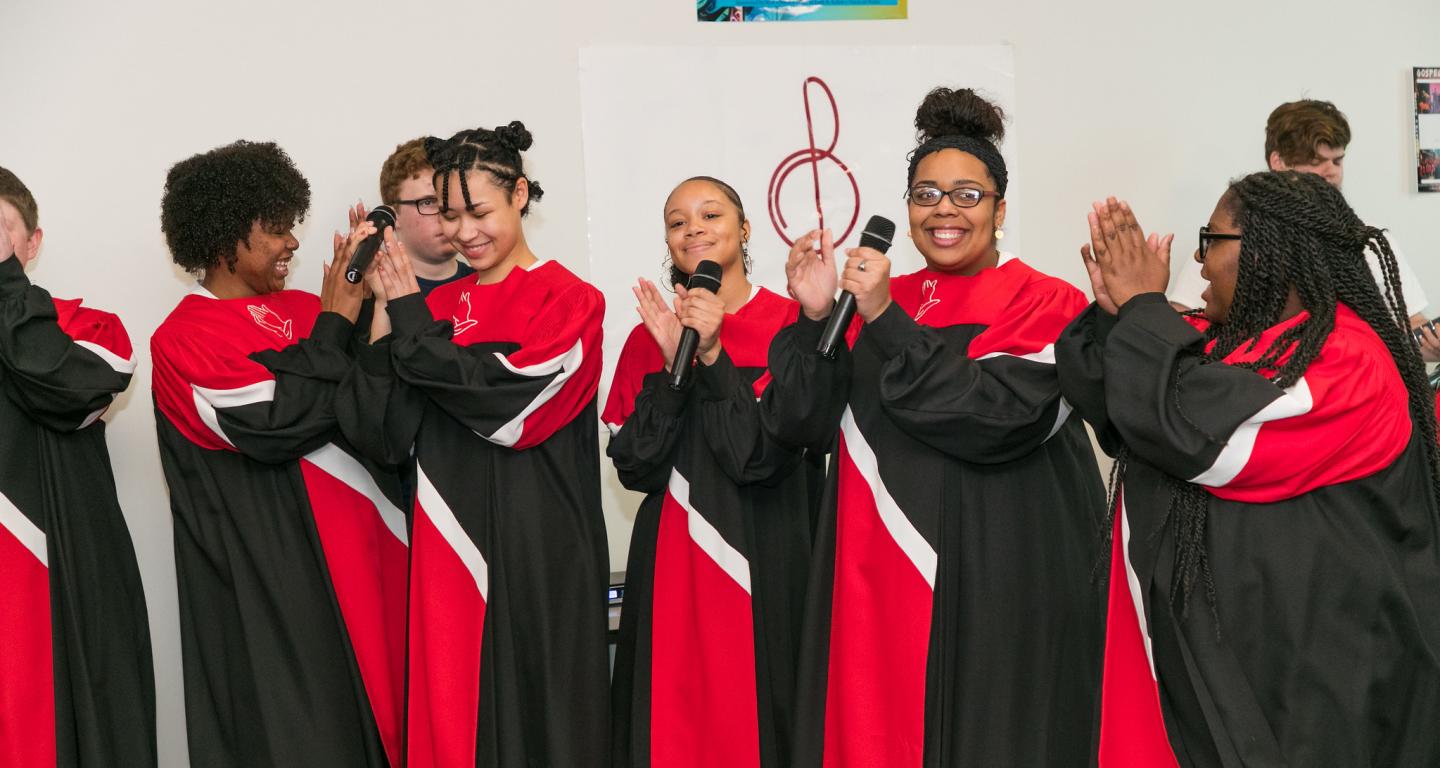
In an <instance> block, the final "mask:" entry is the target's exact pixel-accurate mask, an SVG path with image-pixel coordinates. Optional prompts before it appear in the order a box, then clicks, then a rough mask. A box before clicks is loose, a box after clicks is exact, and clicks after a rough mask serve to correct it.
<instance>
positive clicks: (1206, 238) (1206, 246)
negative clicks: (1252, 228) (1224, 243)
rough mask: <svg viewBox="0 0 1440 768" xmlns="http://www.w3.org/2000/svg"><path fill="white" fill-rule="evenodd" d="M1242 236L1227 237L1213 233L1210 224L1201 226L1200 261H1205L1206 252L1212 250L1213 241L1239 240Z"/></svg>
mask: <svg viewBox="0 0 1440 768" xmlns="http://www.w3.org/2000/svg"><path fill="white" fill-rule="evenodd" d="M1239 239H1240V235H1226V234H1222V233H1220V232H1211V231H1210V225H1209V224H1201V225H1200V260H1201V261H1204V260H1205V252H1206V251H1208V250H1210V241H1211V240H1239Z"/></svg>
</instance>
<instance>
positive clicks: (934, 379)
mask: <svg viewBox="0 0 1440 768" xmlns="http://www.w3.org/2000/svg"><path fill="white" fill-rule="evenodd" d="M890 290H891V294H892V297H893V304H892V305H891V306H890V307H889V308H887V309H886V310H885V311H884V312H883V313H881V315H880V316H878V317H877V318H876V319H875V321H874V322H872V323H867V324H863V325H862V324H860V323H859V322H858V320H857V321H856V323H855V324H853V325H852V327H851V329H850V334H849V338H850V340H851V345H852V346H851V347H850V348H843V347H842V348H841V349H838V350H837V351H836V355H835V358H834V359H833V360H826V359H824V358H823V357H821V356H820V355H818V354H817V353H816V352H815V346H816V343H817V340H818V338H819V335H820V333H821V330H822V328H823V325H822V324H821V323H815V322H812V321H810V320H808V319H807V318H805V317H804V316H803V315H802V316H801V317H800V319H799V320H798V321H797V322H796V323H795V325H793V326H791V327H789V328H787V329H785V330H784V331H782V332H781V333H780V334H779V335H778V336H777V337H776V340H775V343H774V345H773V346H772V348H771V351H770V359H769V362H770V372H771V374H772V375H773V376H774V381H773V382H772V383H771V385H770V388H769V389H768V390H767V392H766V393H765V398H764V400H763V401H762V405H763V406H765V411H766V423H767V424H771V425H772V426H773V428H774V429H776V430H777V431H778V434H781V435H788V436H789V437H788V439H789V440H790V441H792V442H809V441H815V440H822V439H824V438H825V437H826V436H827V435H834V434H835V432H836V427H837V425H838V435H837V436H835V437H834V450H833V454H832V459H831V466H830V475H829V478H828V480H827V486H828V487H827V489H826V500H825V502H824V511H823V512H822V518H821V522H820V528H819V530H818V531H817V534H816V550H815V555H814V560H815V566H814V568H813V570H812V577H811V580H810V588H809V593H808V596H807V600H808V607H807V614H806V620H805V631H804V638H803V643H802V648H801V666H800V673H799V674H800V680H799V702H798V706H799V716H798V730H797V740H796V760H795V765H796V766H799V767H800V768H820V766H871V765H883V766H887V767H890V766H893V767H894V768H905V767H906V766H914V767H917V768H918V766H922V765H923V766H962V765H963V766H972V765H1005V766H1045V767H1046V768H1056V767H1058V766H1082V765H1086V764H1087V763H1088V761H1089V756H1090V754H1091V751H1092V743H1093V728H1094V725H1093V717H1094V703H1095V696H1096V694H1095V691H1096V684H1097V682H1098V676H1099V653H1100V645H1099V631H1100V628H1101V623H1100V619H1099V616H1098V608H1099V599H1098V594H1097V590H1096V589H1095V588H1094V587H1093V585H1092V584H1091V579H1090V576H1091V572H1092V570H1093V566H1094V561H1095V555H1094V542H1095V541H1096V540H1097V538H1098V536H1097V534H1098V530H1099V520H1100V517H1101V515H1102V514H1103V511H1104V499H1103V489H1102V484H1101V481H1100V476H1099V471H1098V468H1097V466H1096V462H1095V455H1094V451H1093V449H1092V448H1091V445H1090V441H1089V438H1088V436H1087V435H1086V433H1085V429H1084V426H1083V424H1082V423H1081V421H1080V419H1079V418H1075V417H1071V415H1070V407H1069V405H1068V404H1066V403H1065V402H1064V401H1063V400H1062V398H1061V397H1060V391H1059V384H1058V382H1057V380H1056V373H1055V366H1054V364H1053V361H1054V356H1053V355H1054V347H1053V343H1054V341H1055V338H1056V337H1057V336H1058V335H1059V333H1060V331H1061V330H1062V329H1063V328H1064V327H1065V325H1066V324H1067V323H1069V321H1070V320H1072V319H1073V318H1074V317H1075V316H1076V315H1077V314H1079V313H1080V311H1082V310H1083V308H1084V306H1085V301H1084V298H1083V295H1082V294H1081V293H1080V292H1079V291H1078V290H1076V289H1075V288H1074V287H1073V286H1070V285H1069V284H1067V283H1065V282H1063V281H1061V280H1058V279H1056V278H1053V277H1048V276H1046V275H1043V274H1040V273H1038V272H1036V271H1035V270H1033V269H1031V268H1030V267H1029V266H1027V265H1025V264H1024V263H1023V262H1021V261H1019V260H1017V259H1015V258H1014V257H1012V256H1010V255H1009V254H1001V257H1000V261H999V264H998V265H997V266H996V267H995V268H991V269H986V270H983V271H981V272H980V273H978V274H976V275H974V276H968V277H967V276H961V275H953V274H942V273H939V272H934V271H930V270H923V271H921V272H918V273H915V274H911V275H906V276H903V277H897V278H894V279H892V281H891V284H890ZM857 329H858V330H857Z"/></svg>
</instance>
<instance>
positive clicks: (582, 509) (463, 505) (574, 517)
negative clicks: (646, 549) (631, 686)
mask: <svg viewBox="0 0 1440 768" xmlns="http://www.w3.org/2000/svg"><path fill="white" fill-rule="evenodd" d="M387 311H388V312H389V313H390V319H391V324H392V326H393V333H391V334H390V335H389V336H387V337H386V338H384V339H381V340H379V341H378V342H377V343H376V344H374V345H370V346H369V347H367V348H365V349H363V350H361V352H360V356H359V361H360V365H359V366H357V368H356V371H355V376H354V377H353V378H352V380H351V381H350V382H349V383H348V384H347V387H346V394H345V396H344V397H342V399H341V405H340V407H341V424H342V426H343V427H344V429H345V430H346V434H347V435H351V436H353V439H354V441H355V444H356V445H357V446H358V447H359V448H361V450H364V451H366V452H367V453H368V454H369V455H371V456H372V457H373V458H375V459H376V460H377V461H383V462H386V463H390V464H398V463H399V462H401V461H402V460H404V459H405V457H407V456H409V455H412V451H413V459H414V462H415V464H416V466H415V470H414V472H415V507H414V512H413V526H412V530H413V534H412V546H411V560H410V614H409V622H408V628H409V663H408V669H409V671H408V686H407V687H408V705H407V712H406V718H407V735H408V736H407V759H408V765H409V766H411V768H432V767H434V768H459V767H460V766H511V765H555V766H561V765H563V766H586V765H600V764H602V763H604V762H605V760H606V759H607V755H608V753H607V746H606V745H607V743H608V741H607V736H608V728H609V722H610V719H609V706H608V703H609V698H608V685H609V682H608V670H607V664H608V649H607V644H606V636H605V635H606V608H605V599H604V598H605V594H606V586H607V584H608V579H609V565H608V550H607V545H606V538H605V520H604V516H603V514H602V512H601V509H600V456H599V454H600V447H599V435H598V429H597V428H598V426H599V419H598V416H597V414H596V411H595V391H596V389H597V387H598V384H599V378H600V336H601V317H602V316H603V314H604V299H603V298H602V296H601V294H600V292H599V291H597V290H596V289H595V288H594V287H592V286H590V285H589V284H587V283H584V282H582V281H581V280H580V279H579V278H577V277H575V275H573V274H572V273H571V272H570V271H569V270H567V269H565V267H564V266H562V265H561V264H559V263H558V262H554V261H545V262H540V263H537V264H535V265H532V266H531V267H530V268H529V269H523V268H518V267H517V268H515V269H514V270H512V271H511V272H510V273H509V274H508V275H507V276H506V277H505V279H504V280H502V281H500V282H498V283H494V284H487V285H481V284H478V283H477V282H476V281H475V280H474V279H469V278H467V279H464V280H457V281H455V282H452V283H447V284H445V285H442V286H440V287H438V288H436V289H435V290H433V291H432V292H431V293H430V295H429V296H428V297H425V298H422V297H421V296H420V295H419V294H414V295H411V296H405V297H401V298H399V299H395V300H393V301H391V302H390V303H389V305H388V307H387ZM412 446H413V449H412Z"/></svg>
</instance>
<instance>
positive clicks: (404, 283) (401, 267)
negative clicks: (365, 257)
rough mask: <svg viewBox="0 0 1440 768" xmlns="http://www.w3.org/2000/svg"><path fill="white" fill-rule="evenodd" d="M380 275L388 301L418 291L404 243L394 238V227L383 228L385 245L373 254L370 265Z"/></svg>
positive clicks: (381, 286)
mask: <svg viewBox="0 0 1440 768" xmlns="http://www.w3.org/2000/svg"><path fill="white" fill-rule="evenodd" d="M372 269H374V270H375V272H377V273H378V274H379V275H380V288H381V290H382V291H384V295H385V297H386V298H387V299H389V300H390V301H394V300H395V299H398V298H400V297H402V296H409V295H411V294H414V293H419V292H420V283H419V282H418V281H417V280H416V279H415V268H414V267H413V266H412V265H411V264H410V256H409V255H408V254H407V253H405V245H404V244H403V243H401V242H400V241H399V240H397V239H396V238H395V230H394V228H393V227H392V228H386V230H385V247H384V248H381V249H380V252H379V253H378V254H376V255H375V265H374V266H373V267H372Z"/></svg>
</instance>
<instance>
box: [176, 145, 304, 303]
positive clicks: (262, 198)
mask: <svg viewBox="0 0 1440 768" xmlns="http://www.w3.org/2000/svg"><path fill="white" fill-rule="evenodd" d="M309 210H310V183H309V182H307V181H306V180H305V177H304V176H302V175H300V171H299V170H297V169H296V168H295V163H294V162H293V161H291V159H290V156H289V155H287V154H285V150H283V149H281V148H280V147H279V146H277V145H276V144H275V143H273V142H253V141H237V142H235V143H234V144H227V145H225V146H223V147H216V148H215V149H212V150H210V151H209V152H204V153H201V154H198V155H195V156H193V157H189V158H186V159H185V160H181V161H180V162H178V163H176V164H175V165H174V166H173V167H171V168H170V172H169V173H168V174H166V176H165V195H164V197H163V198H162V199H161V201H160V229H161V230H162V231H164V232H165V243H166V244H167V245H168V246H169V247H170V256H171V258H172V259H174V260H175V263H176V264H179V265H180V266H181V267H183V268H184V269H185V270H186V271H188V272H190V273H192V274H196V275H198V274H201V273H202V272H204V271H205V270H208V269H212V268H214V267H215V266H216V265H217V264H219V263H220V261H221V260H222V259H223V260H224V261H225V265H226V266H227V267H229V268H230V271H232V272H233V271H234V270H235V259H236V255H235V249H236V246H237V245H238V244H239V243H240V242H241V241H248V240H249V237H250V229H251V227H252V226H253V225H254V223H255V222H257V221H258V222H259V223H260V225H261V226H262V227H264V228H265V229H268V230H271V231H285V230H288V229H291V228H292V227H294V226H295V225H296V224H299V223H300V222H301V221H304V220H305V214H306V213H307V212H308V211H309Z"/></svg>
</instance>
